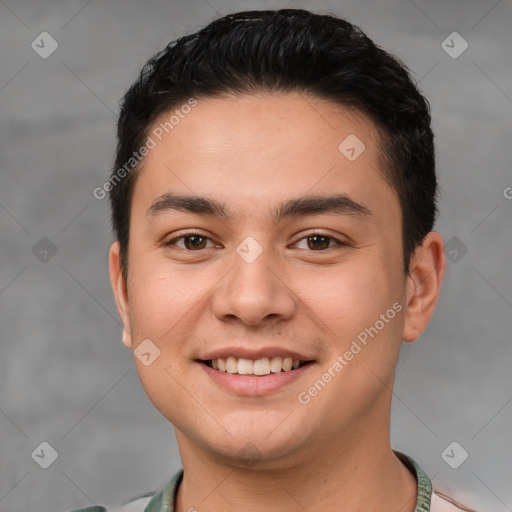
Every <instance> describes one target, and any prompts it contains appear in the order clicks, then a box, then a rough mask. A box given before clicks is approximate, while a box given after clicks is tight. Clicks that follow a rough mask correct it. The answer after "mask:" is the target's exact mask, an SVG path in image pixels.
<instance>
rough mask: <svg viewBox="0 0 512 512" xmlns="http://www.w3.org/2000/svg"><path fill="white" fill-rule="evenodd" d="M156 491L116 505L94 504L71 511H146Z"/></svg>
mask: <svg viewBox="0 0 512 512" xmlns="http://www.w3.org/2000/svg"><path fill="white" fill-rule="evenodd" d="M155 494H156V493H150V494H145V495H143V496H137V497H135V498H132V499H130V500H129V501H125V502H124V503H122V504H121V505H116V506H112V507H105V506H102V505H94V506H92V507H86V508H80V509H77V510H72V511H71V512H144V511H145V509H146V506H147V505H148V503H149V502H150V500H151V498H152V497H153V496H154V495H155Z"/></svg>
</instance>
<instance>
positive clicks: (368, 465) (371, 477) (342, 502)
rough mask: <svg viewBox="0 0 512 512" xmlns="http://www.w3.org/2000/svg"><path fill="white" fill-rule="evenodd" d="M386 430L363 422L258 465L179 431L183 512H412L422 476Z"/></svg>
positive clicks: (179, 501) (178, 504) (179, 504)
mask: <svg viewBox="0 0 512 512" xmlns="http://www.w3.org/2000/svg"><path fill="white" fill-rule="evenodd" d="M388 425H389V423H388ZM381 427H382V425H379V428H374V429H369V428H367V427H366V428H361V426H360V427H359V428H354V429H353V431H352V432H351V433H348V434H347V432H343V434H342V435H339V436H337V437H336V438H333V439H330V440H329V441H326V442H325V443H324V444H323V445H322V446H315V450H314V453H312V454H311V453H310V454H309V455H306V456H305V455H304V454H300V455H297V454H295V457H290V458H289V459H288V460H287V461H286V462H283V461H282V460H279V461H275V460H274V461H272V462H270V461H269V460H267V461H265V462H261V461H259V462H258V463H257V464H254V465H253V467H251V468H248V467H243V468H241V467H240V466H238V465H236V463H234V462H231V463H230V462H229V461H228V462H227V461H226V460H220V459H219V458H218V457H216V456H212V455H211V454H207V453H205V451H204V450H202V449H199V448H198V447H197V445H195V444H193V443H192V442H190V441H189V440H188V439H187V438H186V437H185V436H184V435H183V433H181V432H179V431H177V432H176V435H177V438H178V443H179V446H180V452H181V457H182V461H183V469H184V477H183V481H182V483H181V485H180V488H179V491H178V496H177V500H176V512H194V510H195V511H198V512H218V511H219V510H222V511H223V512H235V511H236V512H239V511H240V510H247V511H251V512H259V511H262V512H278V511H279V512H283V511H290V512H292V511H293V512H296V511H297V510H307V511H308V512H320V511H322V512H339V511H340V510H343V512H359V511H361V512H362V511H366V510H379V511H381V512H388V511H389V512H392V511H393V512H396V511H397V510H400V511H401V512H413V511H414V508H415V504H416V493H417V483H416V480H415V478H414V476H413V475H412V474H411V473H410V471H409V470H408V469H407V468H406V467H405V466H404V465H403V464H402V463H401V462H400V460H399V459H398V458H397V457H396V456H395V455H394V453H393V452H392V450H391V447H390V445H389V427H388V428H387V429H386V428H381ZM292 459H294V460H292Z"/></svg>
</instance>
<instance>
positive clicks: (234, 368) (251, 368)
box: [201, 356, 311, 376]
mask: <svg viewBox="0 0 512 512" xmlns="http://www.w3.org/2000/svg"><path fill="white" fill-rule="evenodd" d="M201 362H202V363H203V364H205V365H206V366H208V367H210V368H213V369H214V370H218V371H219V372H225V373H230V374H238V375H257V376H264V375H269V374H271V373H281V372H290V371H293V370H297V369H298V368H300V367H301V366H304V365H306V364H308V363H310V362H311V361H301V360H300V359H292V358H291V357H279V356H275V357H270V358H269V357H262V358H260V359H247V358H242V357H240V358H236V357H226V358H224V357H219V358H217V359H208V360H205V361H201Z"/></svg>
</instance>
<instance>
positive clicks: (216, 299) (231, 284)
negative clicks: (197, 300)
mask: <svg viewBox="0 0 512 512" xmlns="http://www.w3.org/2000/svg"><path fill="white" fill-rule="evenodd" d="M233 261H234V264H233V267H232V269H231V271H230V272H228V274H227V275H226V277H225V279H223V280H222V281H221V282H220V283H219V287H218V288H217V289H216V291H215V293H214V296H213V298H212V300H213V312H214V314H215V316H216V317H217V318H218V319H219V320H221V321H224V322H226V321H228V322H233V320H234V319H235V318H236V319H238V320H239V321H240V322H242V323H243V324H245V325H247V326H251V327H255V326H259V325H265V326H266V327H268V326H269V322H270V323H271V324H272V325H274V324H277V323H280V322H281V321H283V320H289V319H290V318H292V317H293V315H294V314H295V311H296V308H297V300H296V299H295V298H294V293H293V291H292V290H291V288H290V287H289V285H288V283H286V282H285V277H284V275H283V274H284V273H283V272H282V267H280V266H279V263H278V262H276V261H275V256H274V255H273V254H272V250H271V249H266V250H263V252H262V253H261V254H260V255H259V257H257V258H256V259H255V260H254V261H251V260H250V259H244V258H243V257H242V256H240V255H239V254H238V253H235V254H234V255H233ZM280 268H281V272H280V270H279V269H280Z"/></svg>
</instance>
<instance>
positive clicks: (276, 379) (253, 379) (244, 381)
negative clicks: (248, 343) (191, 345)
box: [197, 363, 313, 396]
mask: <svg viewBox="0 0 512 512" xmlns="http://www.w3.org/2000/svg"><path fill="white" fill-rule="evenodd" d="M197 364H198V365H199V366H201V368H202V369H203V370H204V371H205V372H206V374H207V375H208V376H209V377H211V378H212V379H213V380H214V381H215V382H216V383H217V384H219V386H221V387H223V388H224V389H226V390H228V391H231V392H232V393H235V394H237V395H243V396H260V395H269V394H271V393H273V392H275V391H277V390H278V389H280V388H282V387H283V386H285V385H287V384H290V383H291V382H294V381H296V380H297V379H299V378H300V377H301V376H302V375H304V373H305V372H307V371H308V370H309V368H310V367H311V366H313V363H309V364H307V365H305V366H301V367H300V368H297V369H296V370H290V371H288V372H279V373H269V374H268V375H261V376H252V375H238V374H237V373H227V372H220V371H218V370H214V369H213V368H210V367H209V366H206V365H205V364H203V363H197Z"/></svg>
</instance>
